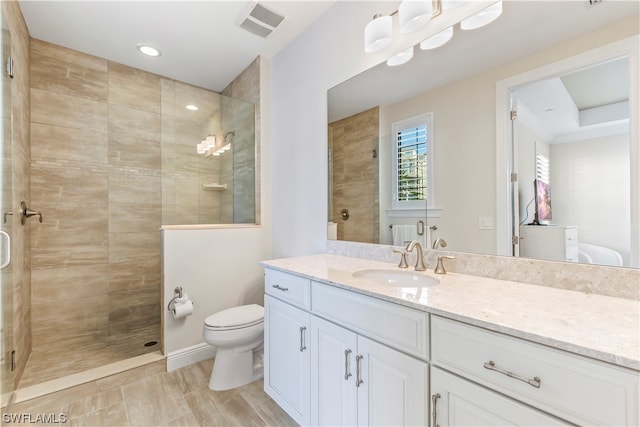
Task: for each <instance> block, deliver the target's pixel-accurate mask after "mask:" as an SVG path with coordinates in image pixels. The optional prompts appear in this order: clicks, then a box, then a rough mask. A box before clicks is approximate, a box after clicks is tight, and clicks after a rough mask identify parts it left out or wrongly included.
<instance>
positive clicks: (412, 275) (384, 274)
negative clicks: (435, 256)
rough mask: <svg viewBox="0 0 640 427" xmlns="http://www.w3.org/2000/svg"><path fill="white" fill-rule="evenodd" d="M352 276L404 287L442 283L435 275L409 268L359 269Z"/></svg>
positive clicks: (422, 286)
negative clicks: (409, 269)
mask: <svg viewBox="0 0 640 427" xmlns="http://www.w3.org/2000/svg"><path fill="white" fill-rule="evenodd" d="M352 276H353V277H357V278H361V279H369V280H373V281H376V282H378V283H384V284H387V285H390V286H397V287H402V288H426V287H429V286H434V285H437V284H438V283H440V280H438V279H436V278H435V277H431V276H427V275H426V274H424V273H419V272H416V271H408V270H382V269H380V270H377V269H369V270H359V271H355V272H354V273H352Z"/></svg>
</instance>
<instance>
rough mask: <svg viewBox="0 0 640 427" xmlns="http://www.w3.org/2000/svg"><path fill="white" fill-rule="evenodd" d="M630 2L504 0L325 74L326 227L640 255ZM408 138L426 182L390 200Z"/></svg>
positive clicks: (515, 248) (369, 235)
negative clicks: (362, 63) (471, 20)
mask: <svg viewBox="0 0 640 427" xmlns="http://www.w3.org/2000/svg"><path fill="white" fill-rule="evenodd" d="M639 9H640V4H639V3H638V2H635V1H620V2H602V3H596V4H593V5H591V4H590V2H588V1H586V2H582V1H554V2H538V1H504V3H503V13H502V15H501V16H500V17H499V18H498V19H497V20H496V21H494V22H492V23H491V24H490V25H488V26H486V27H483V28H480V29H476V30H473V31H462V30H460V28H459V26H458V25H456V26H454V35H453V38H452V39H451V40H450V41H449V42H448V43H447V44H446V45H444V46H442V47H440V48H438V49H435V50H426V51H421V50H420V49H419V48H416V53H415V55H414V58H413V59H412V60H411V61H410V62H408V63H406V64H404V65H401V66H397V67H389V66H387V65H386V63H382V64H379V65H378V66H376V67H374V68H371V69H369V70H367V71H365V72H363V73H362V74H360V75H357V76H355V77H353V78H352V79H350V80H348V81H345V82H343V83H341V84H339V85H337V86H335V87H334V88H331V89H330V90H329V92H328V108H329V111H328V117H329V126H328V141H329V144H328V145H329V147H328V148H329V153H328V155H329V169H330V170H329V195H328V196H329V203H328V205H329V212H328V218H329V226H328V235H329V238H330V239H337V240H347V241H356V242H368V243H380V244H389V245H392V244H393V245H403V244H404V242H406V241H407V240H414V239H417V240H421V241H422V242H423V245H426V246H431V245H432V244H433V243H435V242H436V240H438V238H441V239H444V240H445V241H446V243H447V246H446V249H450V250H452V251H457V252H469V253H480V254H493V255H511V256H513V255H515V256H522V257H527V258H536V259H551V260H557V261H566V262H583V263H592V264H600V265H614V266H621V267H633V268H638V267H639V266H640V242H639V240H640V224H639V223H640V207H639V202H640V200H639V199H640V172H639V171H638V167H639V163H640V147H639V143H638V114H639V111H638V98H639V91H640V85H639V83H638V79H639V78H638V49H639V48H638V43H639V42H638V40H639V36H638V32H639V31H638V28H639V27H638V22H639ZM569 17H570V18H569ZM510 111H516V112H517V113H516V114H514V115H513V118H514V120H510V119H511V115H510ZM415 120H418V121H419V122H420V123H428V124H427V125H426V126H425V127H424V128H419V127H416V126H415V124H414V123H413V121H415ZM407 123H408V124H409V125H408V127H407V126H405V125H406V124H407ZM406 128H411V129H413V130H415V132H414V133H411V134H403V133H402V129H406ZM412 138H415V139H416V140H420V139H421V138H422V140H424V141H426V145H425V146H426V149H425V150H424V151H423V152H420V153H421V154H422V155H423V156H424V157H425V158H426V159H427V160H426V161H427V170H426V172H425V173H424V177H425V178H426V179H425V180H424V181H425V182H427V183H428V185H427V184H425V185H424V188H421V189H420V190H416V189H411V190H410V191H409V193H411V194H413V193H412V192H415V191H424V192H425V193H426V194H427V200H426V201H423V202H422V204H421V205H420V204H416V203H413V204H411V205H409V206H398V203H397V199H398V193H399V192H402V191H403V190H402V187H399V182H400V181H401V180H402V181H403V185H404V184H405V182H404V180H405V178H406V177H404V176H400V177H399V175H398V172H397V166H396V165H397V163H398V162H399V161H403V160H402V159H401V156H400V155H399V154H398V153H399V149H398V147H399V146H402V144H404V143H405V142H404V141H410V142H411V141H413V139H412ZM416 153H417V151H416ZM414 154H415V153H414ZM512 174H515V175H512ZM512 176H513V179H514V181H513V182H511V179H512ZM399 188H400V189H399ZM545 202H546V204H545ZM549 205H550V206H549ZM545 207H546V208H547V210H545ZM549 207H550V211H549V209H548V208H549ZM538 224H541V225H538ZM513 236H516V237H515V240H514V237H513ZM513 243H516V244H513Z"/></svg>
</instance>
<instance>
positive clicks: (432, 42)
mask: <svg viewBox="0 0 640 427" xmlns="http://www.w3.org/2000/svg"><path fill="white" fill-rule="evenodd" d="M451 37H453V27H449V28H447V29H445V30H443V31H440V32H439V33H438V34H435V35H433V36H431V37H429V38H428V39H425V40H423V41H422V42H420V49H422V50H429V49H435V48H438V47H440V46H442V45H444V44H445V43H447V42H448V41H449V40H451Z"/></svg>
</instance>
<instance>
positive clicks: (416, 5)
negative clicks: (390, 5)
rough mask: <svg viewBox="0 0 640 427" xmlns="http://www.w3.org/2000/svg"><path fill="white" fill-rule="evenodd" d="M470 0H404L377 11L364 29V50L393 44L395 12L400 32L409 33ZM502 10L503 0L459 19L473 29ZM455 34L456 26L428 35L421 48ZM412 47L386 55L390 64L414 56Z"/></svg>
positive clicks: (434, 45)
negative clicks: (393, 7) (386, 12)
mask: <svg viewBox="0 0 640 427" xmlns="http://www.w3.org/2000/svg"><path fill="white" fill-rule="evenodd" d="M467 1H468V0H403V1H402V3H400V6H399V8H398V10H397V11H395V12H393V13H391V14H389V15H386V16H382V15H379V14H378V15H375V16H374V17H373V20H372V21H370V22H369V23H368V24H367V26H366V27H365V29H364V50H365V52H367V53H373V52H378V51H380V50H382V49H384V48H385V47H387V46H388V45H389V44H391V39H392V33H393V24H392V16H393V15H395V14H398V22H399V24H400V33H408V32H411V31H415V30H418V29H420V28H421V27H423V26H424V25H425V24H426V23H428V22H429V21H430V20H431V19H433V18H435V17H437V16H439V15H441V14H442V11H443V10H449V9H453V8H456V7H458V6H460V5H462V4H464V3H466V2H467ZM501 14H502V0H499V1H497V2H495V3H493V4H491V5H490V6H488V7H486V8H484V9H482V10H481V11H479V12H477V13H475V14H473V15H471V16H470V17H468V18H465V19H463V20H462V21H460V28H461V29H463V30H473V29H476V28H480V27H483V26H485V25H487V24H489V23H491V22H493V21H495V20H496V19H497V18H498V17H499V16H500V15H501ZM451 37H453V26H451V27H449V28H446V29H445V30H443V31H441V32H439V33H437V34H435V35H433V36H431V37H428V38H427V39H425V40H423V41H422V42H420V49H422V50H429V49H435V48H438V47H440V46H442V45H444V44H446V43H447V42H448V41H449V40H451ZM413 50H414V49H413V47H410V48H408V49H406V50H403V51H402V52H399V53H396V54H395V55H393V56H392V57H390V58H389V59H387V65H388V66H391V67H393V66H397V65H402V64H404V63H406V62H407V61H409V60H411V58H413Z"/></svg>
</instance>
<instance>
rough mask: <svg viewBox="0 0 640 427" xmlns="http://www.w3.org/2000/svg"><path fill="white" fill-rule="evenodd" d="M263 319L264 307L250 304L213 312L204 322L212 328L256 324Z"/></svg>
mask: <svg viewBox="0 0 640 427" xmlns="http://www.w3.org/2000/svg"><path fill="white" fill-rule="evenodd" d="M262 321H264V307H262V306H259V305H257V304H249V305H241V306H239V307H232V308H228V309H226V310H222V311H220V312H218V313H215V314H212V315H211V316H209V317H207V318H206V319H205V321H204V324H205V325H206V326H208V327H210V328H233V327H238V326H250V325H255V324H256V323H260V322H262Z"/></svg>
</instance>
